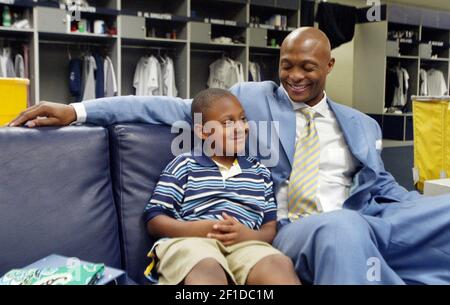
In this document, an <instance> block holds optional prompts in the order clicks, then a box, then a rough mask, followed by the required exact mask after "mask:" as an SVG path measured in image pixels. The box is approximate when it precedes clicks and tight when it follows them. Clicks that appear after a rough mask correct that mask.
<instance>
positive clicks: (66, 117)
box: [7, 102, 77, 128]
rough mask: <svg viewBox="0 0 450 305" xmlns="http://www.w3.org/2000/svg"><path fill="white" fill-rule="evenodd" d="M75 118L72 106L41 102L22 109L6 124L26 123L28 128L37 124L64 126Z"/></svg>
mask: <svg viewBox="0 0 450 305" xmlns="http://www.w3.org/2000/svg"><path fill="white" fill-rule="evenodd" d="M76 119H77V115H76V112H75V109H74V108H73V106H70V105H64V104H58V103H51V102H42V103H40V104H38V105H34V106H31V107H30V108H28V109H26V110H24V111H23V112H22V113H20V114H19V115H18V116H17V117H16V118H15V119H14V120H12V121H11V122H10V123H9V124H8V125H7V126H9V127H17V126H22V125H26V126H27V127H30V128H33V127H38V126H65V125H69V124H70V123H72V122H74V121H75V120H76Z"/></svg>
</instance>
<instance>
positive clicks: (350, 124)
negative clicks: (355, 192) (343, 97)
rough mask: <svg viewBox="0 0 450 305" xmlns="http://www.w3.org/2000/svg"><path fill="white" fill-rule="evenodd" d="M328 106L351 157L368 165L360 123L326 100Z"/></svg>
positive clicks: (340, 107) (353, 116)
mask: <svg viewBox="0 0 450 305" xmlns="http://www.w3.org/2000/svg"><path fill="white" fill-rule="evenodd" d="M328 104H329V105H330V108H331V110H332V111H333V113H334V114H335V116H336V119H337V121H338V123H339V126H340V127H341V130H342V133H343V134H344V138H345V141H346V142H347V145H348V147H349V149H350V151H351V152H352V154H353V156H354V157H355V158H356V159H358V160H359V161H360V162H361V163H362V164H364V165H368V154H369V145H368V143H367V138H366V136H365V135H364V133H363V132H364V129H363V127H362V126H361V122H360V121H359V120H358V118H357V117H356V116H355V115H354V114H353V113H351V112H349V111H348V110H347V109H346V108H344V107H342V106H341V105H339V104H337V103H335V102H333V101H331V100H330V99H328Z"/></svg>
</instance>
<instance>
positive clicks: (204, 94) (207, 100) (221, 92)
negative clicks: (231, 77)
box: [191, 88, 234, 124]
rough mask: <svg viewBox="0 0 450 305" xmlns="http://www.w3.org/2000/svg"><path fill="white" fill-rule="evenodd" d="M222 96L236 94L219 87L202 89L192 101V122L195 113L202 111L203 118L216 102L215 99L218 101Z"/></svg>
mask: <svg viewBox="0 0 450 305" xmlns="http://www.w3.org/2000/svg"><path fill="white" fill-rule="evenodd" d="M222 97H234V95H233V94H232V93H231V92H230V91H228V90H225V89H219V88H210V89H206V90H202V91H200V92H199V93H198V94H197V95H196V96H195V97H194V100H193V101H192V106H191V116H192V122H194V114H195V113H201V114H202V120H203V118H204V117H205V113H206V112H207V111H208V109H210V108H211V106H212V105H213V104H214V102H215V101H217V100H218V99H220V98H222ZM202 124H203V121H202Z"/></svg>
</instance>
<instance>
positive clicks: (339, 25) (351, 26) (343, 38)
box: [316, 2, 357, 49]
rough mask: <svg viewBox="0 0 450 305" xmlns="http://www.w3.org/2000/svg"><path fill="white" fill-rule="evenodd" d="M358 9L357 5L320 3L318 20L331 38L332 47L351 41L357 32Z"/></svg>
mask: <svg viewBox="0 0 450 305" xmlns="http://www.w3.org/2000/svg"><path fill="white" fill-rule="evenodd" d="M356 16H357V10H356V8H355V7H352V6H346V5H340V4H335V3H329V2H321V3H319V8H318V10H317V15H316V20H317V22H319V29H321V30H322V31H323V32H324V33H325V34H326V35H327V36H328V38H329V39H330V43H331V48H332V49H334V48H337V47H339V46H340V45H342V44H344V43H346V42H349V41H351V40H352V39H353V36H354V34H355V25H356Z"/></svg>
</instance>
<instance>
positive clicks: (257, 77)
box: [249, 62, 261, 82]
mask: <svg viewBox="0 0 450 305" xmlns="http://www.w3.org/2000/svg"><path fill="white" fill-rule="evenodd" d="M249 81H254V82H260V81H261V67H260V66H259V64H258V63H256V62H249Z"/></svg>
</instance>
